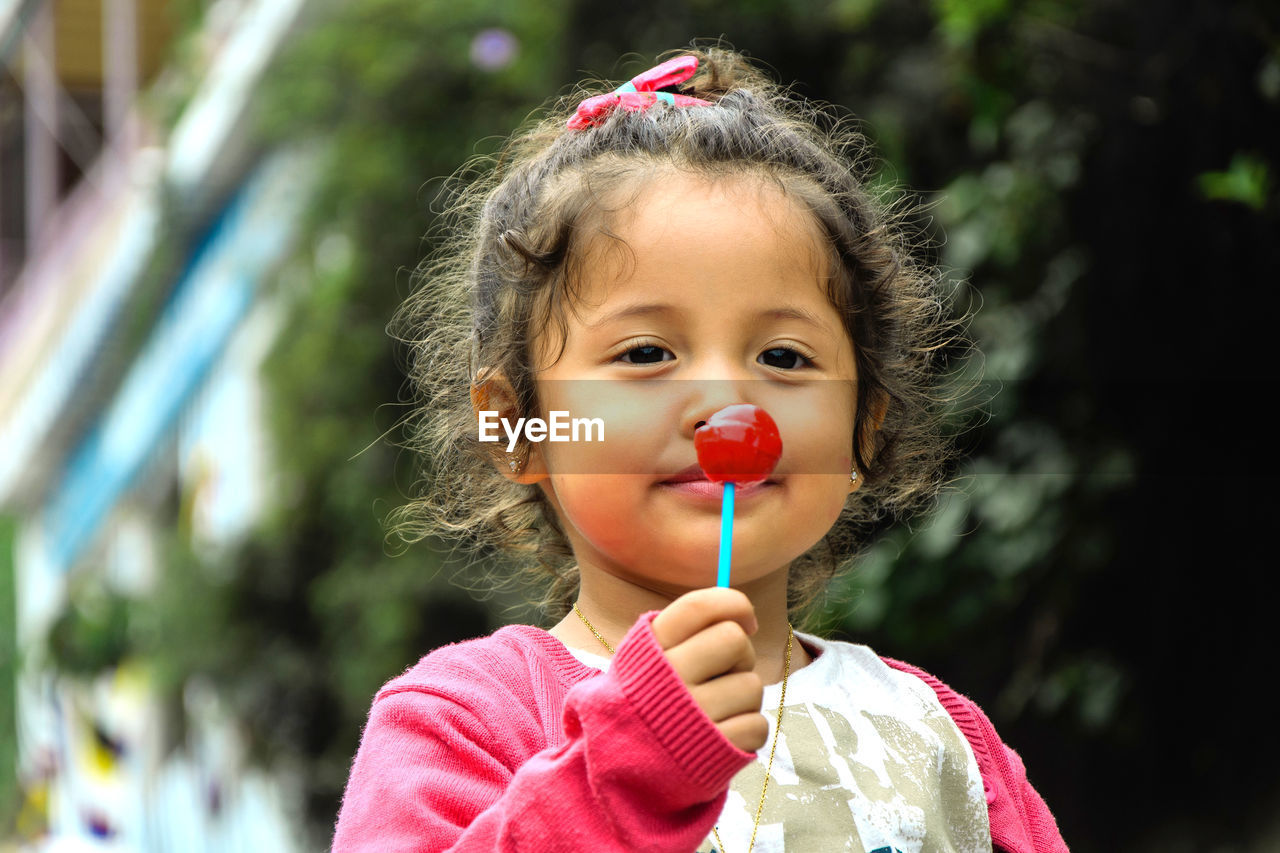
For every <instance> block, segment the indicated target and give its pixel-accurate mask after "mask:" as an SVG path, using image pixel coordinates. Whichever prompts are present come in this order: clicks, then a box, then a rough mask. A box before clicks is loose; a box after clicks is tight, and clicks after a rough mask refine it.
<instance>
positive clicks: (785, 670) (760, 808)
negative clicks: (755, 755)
mask: <svg viewBox="0 0 1280 853" xmlns="http://www.w3.org/2000/svg"><path fill="white" fill-rule="evenodd" d="M573 612H574V613H577V614H578V618H579V619H581V620H582V624H583V625H586V626H587V630H588V631H590V632H591V633H592V634H593V635H594V636H595V638H596V639H597V640H599V641H600V645H602V646H604V647H605V649H606V650H607V651H608V652H609V654H613V646H611V645H609V641H608V640H606V639H605V638H604V637H602V636H600V632H599V631H597V630H596V626H595V625H592V624H591V620H589V619H588V618H587V617H586V615H584V614H583V612H582V611H581V610H579V609H578V603H577V602H574V604H573ZM794 638H795V630H794V629H793V628H792V627H791V623H789V622H788V623H787V654H786V658H785V659H784V661H783V664H782V696H781V697H780V698H779V699H778V718H777V720H776V721H775V722H774V726H773V745H772V746H770V747H769V765H768V766H767V767H766V768H765V771H764V786H763V787H761V788H760V802H759V804H757V805H756V820H755V823H754V825H752V827H751V843H750V844H748V845H747V853H751V851H752V850H753V849H755V846H756V832H758V831H759V829H760V815H761V814H763V813H764V797H765V794H767V793H769V776H770V775H772V774H773V755H774V753H775V752H777V750H778V738H779V737H780V736H781V735H782V708H783V706H785V705H786V704H787V679H788V678H789V677H790V676H791V641H792V640H793V639H794ZM711 834H712V835H714V836H715V839H716V844H718V845H719V850H720V853H726V851H725V847H724V842H723V841H721V840H720V827H718V826H714V827H712V828H711Z"/></svg>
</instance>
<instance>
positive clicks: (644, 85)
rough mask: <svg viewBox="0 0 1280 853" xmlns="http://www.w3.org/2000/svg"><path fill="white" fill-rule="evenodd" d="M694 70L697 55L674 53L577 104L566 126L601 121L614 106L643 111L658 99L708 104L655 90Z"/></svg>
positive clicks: (680, 103) (680, 104)
mask: <svg viewBox="0 0 1280 853" xmlns="http://www.w3.org/2000/svg"><path fill="white" fill-rule="evenodd" d="M697 70H698V57H696V56H677V57H676V58H675V59H668V60H667V61H666V62H664V63H662V64H661V65H655V66H654V67H653V68H650V69H649V70H648V71H646V72H644V73H643V74H637V75H636V76H635V77H632V78H631V79H630V80H629V81H627V82H626V83H623V84H622V85H621V86H619V87H618V88H616V89H614V90H613V91H612V92H609V93H608V94H607V95H595V96H594V97H590V98H587V99H586V100H585V101H583V102H582V103H580V104H578V109H577V111H576V112H574V114H573V115H572V116H570V117H569V121H568V122H567V126H568V127H569V129H570V130H583V129H584V128H588V127H594V126H595V125H598V124H601V123H602V122H604V120H605V118H606V117H608V115H609V113H610V112H611V111H612V110H613V108H614V107H615V106H620V107H622V108H623V109H624V110H627V111H628V112H633V113H635V112H640V111H642V110H647V109H649V107H651V106H653V105H654V104H655V103H657V102H658V101H666V102H667V103H668V104H671V105H672V106H676V107H709V106H711V102H710V101H704V100H702V99H701V98H693V97H690V96H689V95H677V94H675V93H673V92H660V91H658V90H659V89H665V88H667V87H668V86H675V85H677V84H679V83H683V82H684V81H685V80H688V79H689V78H690V77H692V76H693V74H694V72H695V71H697Z"/></svg>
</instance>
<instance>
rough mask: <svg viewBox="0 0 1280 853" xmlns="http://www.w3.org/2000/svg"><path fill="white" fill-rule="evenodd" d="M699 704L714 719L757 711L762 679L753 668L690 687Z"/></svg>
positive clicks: (690, 691)
mask: <svg viewBox="0 0 1280 853" xmlns="http://www.w3.org/2000/svg"><path fill="white" fill-rule="evenodd" d="M689 693H690V694H691V695H692V696H693V699H694V701H695V702H697V703H698V706H699V707H701V708H702V710H703V711H704V712H706V715H707V716H708V717H710V718H711V721H712V722H713V723H717V724H718V723H720V722H722V721H724V720H729V719H732V718H733V717H736V716H738V715H740V714H751V713H757V714H758V713H760V703H761V702H762V701H763V700H764V682H762V681H761V680H760V676H758V675H756V674H755V673H754V672H733V673H730V674H729V675H724V676H721V677H720V678H716V679H712V680H711V681H708V682H706V683H704V684H697V685H694V686H692V687H690V688H689Z"/></svg>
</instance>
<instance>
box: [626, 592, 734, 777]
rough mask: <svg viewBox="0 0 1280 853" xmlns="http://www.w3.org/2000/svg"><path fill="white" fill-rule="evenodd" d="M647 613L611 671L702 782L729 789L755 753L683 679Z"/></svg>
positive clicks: (680, 760)
mask: <svg viewBox="0 0 1280 853" xmlns="http://www.w3.org/2000/svg"><path fill="white" fill-rule="evenodd" d="M657 615H658V613H657V611H652V612H649V613H646V614H644V615H643V616H641V617H640V619H639V620H638V621H637V622H636V624H635V625H634V626H632V628H631V630H630V631H629V632H628V633H627V636H626V637H625V638H623V640H622V643H621V644H620V645H619V646H618V651H617V654H615V655H614V658H613V662H612V664H611V665H610V670H611V672H612V673H613V675H614V677H615V678H617V679H619V681H620V682H621V684H622V689H623V691H624V692H625V693H626V694H627V698H628V699H630V700H631V702H632V704H633V706H634V707H635V709H636V713H637V714H638V715H639V716H640V718H641V719H642V720H644V722H645V724H646V725H647V726H648V727H649V729H650V730H651V731H652V732H653V734H654V737H655V738H656V739H657V741H658V742H659V743H660V744H662V746H663V747H664V748H665V749H666V750H667V751H668V752H669V753H670V754H671V757H672V758H673V759H675V761H676V762H677V763H678V764H679V765H680V766H681V767H684V768H687V772H688V773H689V775H690V777H691V778H692V779H693V780H695V781H696V782H697V783H698V784H701V785H706V786H707V787H708V789H710V790H720V789H723V788H727V787H728V785H729V782H730V781H732V779H733V777H734V775H735V774H736V773H737V772H738V771H739V770H741V769H742V768H743V767H745V766H746V765H747V764H749V763H750V762H751V761H752V760H753V759H754V758H755V754H754V753H750V752H744V751H743V750H741V749H738V748H737V747H736V746H734V745H733V744H732V743H731V742H730V741H729V740H728V739H727V738H726V737H725V736H724V735H723V734H721V732H720V730H719V729H718V728H716V725H715V723H713V722H712V721H711V718H710V717H708V716H707V715H706V713H705V712H704V711H703V710H702V708H701V707H699V706H698V703H697V702H696V701H694V698H693V695H692V694H691V693H690V692H689V689H688V688H687V687H686V686H685V684H684V682H683V681H681V680H680V676H679V675H678V674H677V673H676V671H675V669H674V668H673V667H672V666H671V662H670V661H668V660H667V657H666V655H665V654H663V652H662V646H661V645H660V644H659V643H658V639H657V637H655V636H654V635H653V627H652V622H653V619H654V617H655V616H657Z"/></svg>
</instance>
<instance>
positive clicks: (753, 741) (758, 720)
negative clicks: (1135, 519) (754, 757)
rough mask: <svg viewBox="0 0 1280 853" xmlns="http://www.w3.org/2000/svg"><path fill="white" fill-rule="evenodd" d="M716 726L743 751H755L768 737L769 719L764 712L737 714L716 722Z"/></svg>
mask: <svg viewBox="0 0 1280 853" xmlns="http://www.w3.org/2000/svg"><path fill="white" fill-rule="evenodd" d="M716 728H718V729H719V730H720V733H721V734H722V735H724V736H725V737H726V738H728V739H729V742H730V743H732V744H733V745H734V746H736V747H737V748H738V749H740V750H742V751H743V752H755V751H757V750H759V749H760V747H762V746H764V745H765V743H766V742H768V739H769V721H768V720H766V719H765V718H764V714H760V713H753V714H739V715H738V716H736V717H730V718H729V719H727V720H724V721H723V722H720V723H717V724H716Z"/></svg>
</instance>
